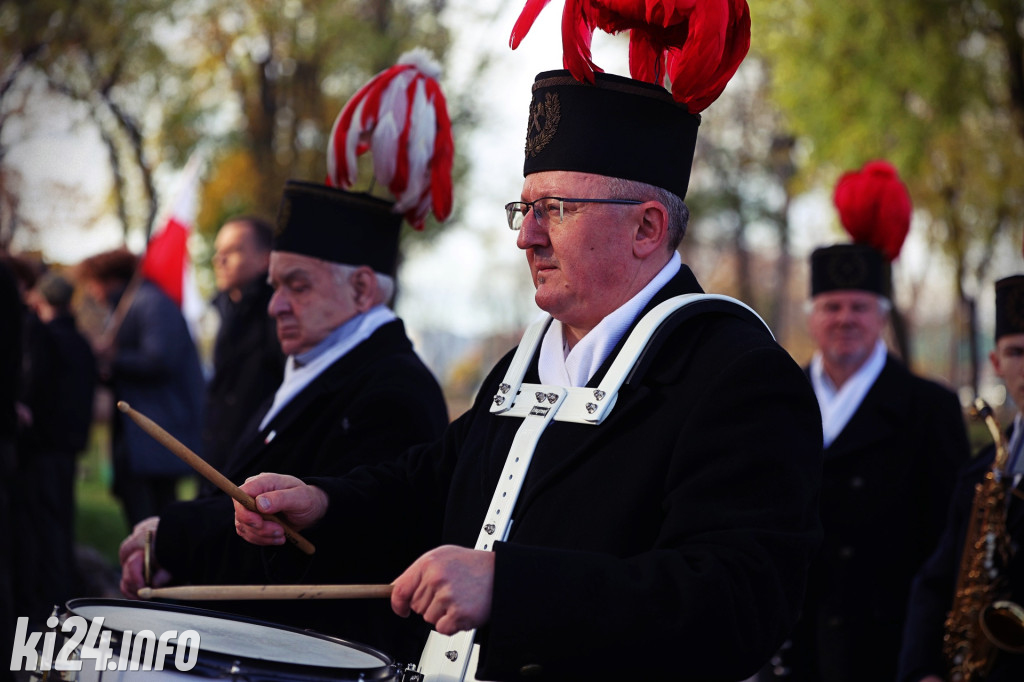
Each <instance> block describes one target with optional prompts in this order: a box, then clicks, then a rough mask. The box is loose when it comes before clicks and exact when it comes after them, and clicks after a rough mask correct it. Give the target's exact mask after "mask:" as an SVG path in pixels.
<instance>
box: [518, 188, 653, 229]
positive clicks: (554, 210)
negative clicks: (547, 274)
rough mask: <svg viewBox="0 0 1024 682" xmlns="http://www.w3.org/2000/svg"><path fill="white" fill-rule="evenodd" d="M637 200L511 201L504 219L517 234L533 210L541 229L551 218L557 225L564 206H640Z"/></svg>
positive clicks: (547, 198)
mask: <svg viewBox="0 0 1024 682" xmlns="http://www.w3.org/2000/svg"><path fill="white" fill-rule="evenodd" d="M642 203H644V202H642V201H639V200H637V199H566V198H564V197H541V198H540V199H536V200H534V201H513V202H511V203H508V204H505V217H506V218H508V226H509V229H512V230H515V231H516V232H518V231H519V230H520V228H522V226H523V221H524V220H526V216H527V214H528V213H529V212H530V210H533V218H534V220H536V221H537V224H538V225H540V226H541V227H547V226H548V225H550V224H551V220H552V219H553V218H557V220H558V223H559V224H560V223H561V222H562V218H563V217H565V205H566V204H642Z"/></svg>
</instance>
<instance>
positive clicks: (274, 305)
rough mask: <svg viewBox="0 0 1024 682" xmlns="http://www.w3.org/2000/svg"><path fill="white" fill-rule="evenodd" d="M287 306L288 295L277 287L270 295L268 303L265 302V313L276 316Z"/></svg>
mask: <svg viewBox="0 0 1024 682" xmlns="http://www.w3.org/2000/svg"><path fill="white" fill-rule="evenodd" d="M288 307H289V306H288V297H287V296H285V295H284V294H283V293H281V290H280V289H278V290H277V291H275V292H274V294H273V295H272V296H271V297H270V303H268V304H267V314H268V315H270V316H271V317H277V316H278V315H280V314H281V313H283V312H286V311H287V310H288Z"/></svg>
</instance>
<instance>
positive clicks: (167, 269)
mask: <svg viewBox="0 0 1024 682" xmlns="http://www.w3.org/2000/svg"><path fill="white" fill-rule="evenodd" d="M201 170H202V163H201V159H200V157H199V155H198V154H193V155H192V156H191V157H190V158H189V160H188V163H187V164H185V170H184V171H183V172H182V177H181V180H179V185H178V189H177V192H176V193H175V195H174V199H173V203H172V204H171V207H170V211H169V212H168V214H167V217H166V219H165V221H164V223H163V227H162V228H161V229H160V231H159V232H157V233H156V234H154V235H153V236H152V237H151V238H150V240H149V244H148V245H147V246H146V253H145V254H144V255H143V256H142V263H141V265H140V268H141V270H142V276H143V277H145V278H146V279H148V280H150V281H151V282H153V283H154V284H156V285H157V286H159V287H160V288H161V289H162V290H163V291H164V293H165V294H167V295H168V296H169V297H170V298H171V300H173V301H174V302H175V303H177V304H178V307H180V308H181V312H182V315H184V317H185V321H186V322H188V326H189V331H191V332H192V337H193V338H196V335H197V332H198V329H199V319H200V318H201V317H202V315H203V311H204V308H205V304H204V302H203V300H202V298H201V297H200V296H199V288H198V287H197V286H196V278H195V271H194V270H193V268H192V259H191V258H190V257H189V251H188V239H189V236H190V235H191V234H192V230H193V228H194V227H195V225H196V216H197V215H198V212H199V179H200V171H201Z"/></svg>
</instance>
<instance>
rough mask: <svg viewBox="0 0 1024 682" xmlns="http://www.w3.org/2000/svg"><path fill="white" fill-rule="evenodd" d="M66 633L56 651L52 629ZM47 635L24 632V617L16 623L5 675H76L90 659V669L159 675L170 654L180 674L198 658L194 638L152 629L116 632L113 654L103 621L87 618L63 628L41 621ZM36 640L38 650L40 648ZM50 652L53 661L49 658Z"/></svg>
mask: <svg viewBox="0 0 1024 682" xmlns="http://www.w3.org/2000/svg"><path fill="white" fill-rule="evenodd" d="M58 624H60V631H61V632H63V633H66V635H67V636H65V637H63V639H64V640H65V641H64V642H63V643H62V645H61V647H60V649H59V650H57V651H56V652H54V649H56V647H57V625H58ZM46 627H48V628H50V631H49V632H47V633H46V634H43V633H39V632H33V633H29V632H28V618H27V617H25V616H22V617H20V618H18V626H17V629H16V631H15V633H14V651H13V652H12V653H11V670H13V671H25V670H28V671H37V672H46V671H48V670H73V671H79V670H82V663H83V661H85V660H87V659H93V661H94V663H93V668H94V669H95V670H97V671H102V670H163V669H164V662H165V660H166V658H167V656H168V655H169V654H174V667H175V668H176V669H177V670H180V671H182V672H185V671H188V670H191V669H192V668H194V667H195V665H196V662H197V661H198V659H199V633H198V632H196V631H195V630H185V631H184V632H182V633H181V636H179V635H178V631H177V630H168V631H167V632H163V633H161V634H160V635H159V636H158V635H157V634H156V633H155V632H153V631H152V630H140V631H139V632H136V633H133V632H132V631H131V630H126V631H125V632H121V633H118V636H119V637H120V640H121V644H120V648H119V649H118V651H117V653H116V655H115V652H114V648H113V647H112V646H111V644H110V639H111V632H110V631H109V630H103V618H102V617H101V616H97V617H96V618H93V620H92V624H91V625H90V624H88V623H87V621H86V620H85V618H83V617H82V616H69V617H68V618H66V619H65V620H64V622H63V623H60V621H58V620H57V617H56V616H50V617H49V619H47V621H46ZM40 640H42V647H41V648H40V646H39V645H40ZM55 653H56V656H55V655H54V654H55Z"/></svg>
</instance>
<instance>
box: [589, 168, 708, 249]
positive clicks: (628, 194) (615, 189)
mask: <svg viewBox="0 0 1024 682" xmlns="http://www.w3.org/2000/svg"><path fill="white" fill-rule="evenodd" d="M608 191H609V192H611V193H612V194H613V195H615V197H616V198H622V199H640V200H641V201H658V202H661V204H662V205H664V206H665V209H666V210H667V211H668V242H667V243H668V250H669V251H675V250H676V249H677V248H679V244H680V242H682V241H683V237H684V236H685V235H686V227H687V225H689V223H690V209H689V208H688V207H687V206H686V202H684V201H683V200H682V199H681V198H680V197H679V195H677V194H675V193H673V192H670V191H668V190H667V189H663V188H661V187H656V186H655V185H649V184H647V183H646V182H640V181H639V180H625V179H623V178H611V179H610V182H609V184H608Z"/></svg>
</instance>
